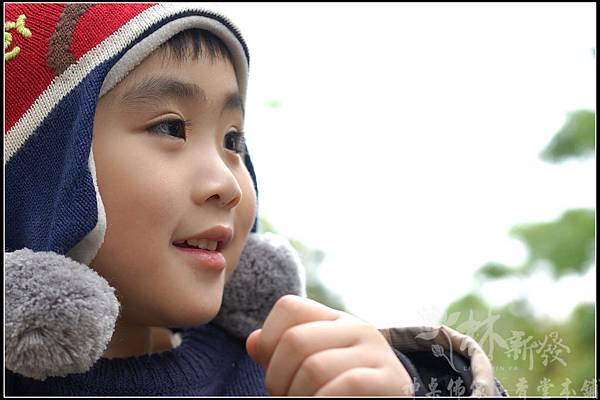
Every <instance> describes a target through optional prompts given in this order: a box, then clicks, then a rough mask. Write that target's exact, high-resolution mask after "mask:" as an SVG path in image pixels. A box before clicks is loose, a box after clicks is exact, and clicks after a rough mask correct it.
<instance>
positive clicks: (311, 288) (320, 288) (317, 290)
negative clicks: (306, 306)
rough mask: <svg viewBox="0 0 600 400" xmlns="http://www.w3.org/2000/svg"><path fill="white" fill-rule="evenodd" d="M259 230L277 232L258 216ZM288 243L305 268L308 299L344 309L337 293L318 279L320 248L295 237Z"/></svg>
mask: <svg viewBox="0 0 600 400" xmlns="http://www.w3.org/2000/svg"><path fill="white" fill-rule="evenodd" d="M258 225H259V232H260V233H266V232H271V233H274V234H280V233H278V232H277V231H276V230H275V228H274V227H273V225H272V224H271V223H269V221H267V219H266V218H264V217H262V216H259V224H258ZM288 240H289V241H290V244H291V245H292V246H293V247H294V248H295V249H296V251H297V252H298V254H299V255H300V260H301V261H302V265H304V268H305V269H306V295H307V297H308V298H309V299H313V300H316V301H318V302H319V303H321V304H324V305H326V306H328V307H331V308H334V309H336V310H340V311H345V306H344V303H343V301H342V299H341V297H340V296H339V295H337V294H336V293H334V292H333V291H331V290H330V289H329V288H327V287H326V286H325V285H324V284H323V283H322V282H321V280H320V279H319V267H320V265H321V262H322V261H323V259H324V258H325V253H324V252H323V251H322V250H320V249H311V248H309V247H307V246H306V245H304V244H303V243H302V242H300V241H299V240H296V239H292V238H288Z"/></svg>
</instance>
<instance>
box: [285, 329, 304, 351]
mask: <svg viewBox="0 0 600 400" xmlns="http://www.w3.org/2000/svg"><path fill="white" fill-rule="evenodd" d="M304 336H305V335H304V333H303V332H302V329H300V327H298V326H294V327H291V328H289V329H288V330H286V331H285V332H284V333H283V335H281V343H285V345H286V346H289V347H290V350H292V351H294V350H297V349H299V348H301V347H302V344H303V342H304Z"/></svg>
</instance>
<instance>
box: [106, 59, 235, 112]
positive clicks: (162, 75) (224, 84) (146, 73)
mask: <svg viewBox="0 0 600 400" xmlns="http://www.w3.org/2000/svg"><path fill="white" fill-rule="evenodd" d="M112 92H113V96H111V98H112V99H111V100H114V101H116V102H117V103H119V104H122V105H136V104H144V103H153V102H157V101H160V100H161V99H167V98H168V99H177V100H186V101H195V102H202V103H204V102H207V101H219V100H220V98H224V102H223V108H224V109H234V108H239V109H241V110H242V113H243V112H244V104H243V103H244V102H243V99H242V97H241V95H240V93H239V88H238V83H237V79H236V75H235V71H234V67H233V65H232V64H231V62H229V61H228V60H226V59H218V60H209V59H207V58H206V57H204V56H201V57H198V58H197V59H186V60H176V59H173V58H172V57H168V58H166V57H164V53H162V54H161V53H160V52H156V51H155V52H154V53H152V54H151V55H150V56H149V57H147V58H146V59H144V60H143V61H142V62H141V63H140V64H139V65H138V66H137V67H135V68H134V69H133V70H132V71H131V72H130V73H129V74H128V75H127V76H126V77H125V78H124V79H123V80H122V81H121V82H120V83H119V84H117V86H115V88H114V90H112Z"/></svg>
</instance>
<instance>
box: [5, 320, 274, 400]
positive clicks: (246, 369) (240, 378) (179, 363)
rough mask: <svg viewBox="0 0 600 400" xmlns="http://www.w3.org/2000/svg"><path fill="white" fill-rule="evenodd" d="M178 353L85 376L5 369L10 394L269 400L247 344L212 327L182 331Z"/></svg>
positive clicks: (110, 365) (132, 360)
mask: <svg viewBox="0 0 600 400" xmlns="http://www.w3.org/2000/svg"><path fill="white" fill-rule="evenodd" d="M180 334H181V336H182V343H181V345H179V346H178V347H176V348H175V349H173V350H171V351H167V352H163V353H158V354H152V355H149V356H140V357H128V358H115V359H105V358H101V359H100V360H99V361H98V362H97V363H96V364H95V365H94V366H93V367H92V369H91V370H90V371H89V372H87V373H84V374H73V375H68V376H66V377H54V378H48V379H46V380H45V381H38V380H34V379H30V378H26V377H23V376H21V375H18V374H15V373H12V372H11V371H8V370H6V371H5V372H6V394H7V395H31V396H244V395H256V396H264V395H267V392H266V389H265V387H264V372H263V370H262V368H261V367H260V366H259V365H258V364H256V363H255V362H254V361H253V360H252V359H251V358H250V357H249V356H248V354H247V353H246V350H245V344H244V343H243V342H242V341H240V340H238V339H236V338H234V337H232V336H230V335H228V334H227V333H225V332H224V331H222V330H221V329H219V328H217V327H215V326H213V325H211V324H209V325H203V326H200V327H197V328H191V329H186V330H183V331H180Z"/></svg>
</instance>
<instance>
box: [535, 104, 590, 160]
mask: <svg viewBox="0 0 600 400" xmlns="http://www.w3.org/2000/svg"><path fill="white" fill-rule="evenodd" d="M595 120H596V113H595V112H594V111H589V110H579V111H575V112H572V113H570V114H569V116H568V118H567V122H566V123H565V125H564V126H563V127H562V128H561V129H560V131H559V132H558V133H557V134H556V135H555V136H554V138H553V139H552V140H551V141H550V144H548V146H547V147H546V148H545V149H544V151H543V152H542V154H541V158H542V159H543V160H545V161H549V162H560V161H563V160H565V159H566V158H570V157H581V156H586V155H589V154H593V153H594V147H595V142H596V122H595Z"/></svg>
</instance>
